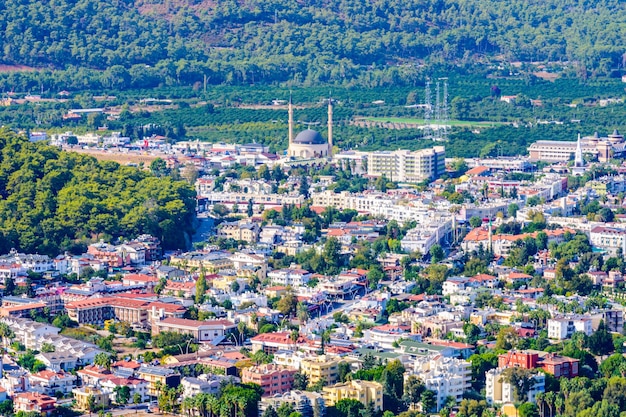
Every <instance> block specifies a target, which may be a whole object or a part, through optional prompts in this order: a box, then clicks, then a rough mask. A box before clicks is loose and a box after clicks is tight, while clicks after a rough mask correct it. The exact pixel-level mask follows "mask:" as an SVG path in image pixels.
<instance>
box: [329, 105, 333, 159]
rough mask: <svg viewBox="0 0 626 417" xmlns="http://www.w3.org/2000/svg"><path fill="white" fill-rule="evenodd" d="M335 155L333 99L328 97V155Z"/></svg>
mask: <svg viewBox="0 0 626 417" xmlns="http://www.w3.org/2000/svg"><path fill="white" fill-rule="evenodd" d="M332 155H333V99H332V98H331V97H330V96H329V97H328V156H332Z"/></svg>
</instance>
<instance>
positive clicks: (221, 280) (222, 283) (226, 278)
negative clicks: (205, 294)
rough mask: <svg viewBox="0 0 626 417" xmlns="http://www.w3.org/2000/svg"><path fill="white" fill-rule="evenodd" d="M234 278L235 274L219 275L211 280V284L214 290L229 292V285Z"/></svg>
mask: <svg viewBox="0 0 626 417" xmlns="http://www.w3.org/2000/svg"><path fill="white" fill-rule="evenodd" d="M236 279H237V277H236V276H235V275H221V276H219V277H217V278H215V279H213V280H212V281H211V286H212V287H213V288H214V289H216V290H222V291H225V292H230V287H231V285H233V282H235V280H236Z"/></svg>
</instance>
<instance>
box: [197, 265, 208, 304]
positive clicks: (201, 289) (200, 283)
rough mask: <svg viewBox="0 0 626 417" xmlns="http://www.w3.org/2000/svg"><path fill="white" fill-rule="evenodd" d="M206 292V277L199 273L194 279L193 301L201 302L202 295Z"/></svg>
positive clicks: (202, 300) (202, 299)
mask: <svg viewBox="0 0 626 417" xmlns="http://www.w3.org/2000/svg"><path fill="white" fill-rule="evenodd" d="M205 294H206V277H205V276H204V273H200V275H199V276H198V279H197V280H196V294H195V301H196V304H202V303H203V302H204V295H205Z"/></svg>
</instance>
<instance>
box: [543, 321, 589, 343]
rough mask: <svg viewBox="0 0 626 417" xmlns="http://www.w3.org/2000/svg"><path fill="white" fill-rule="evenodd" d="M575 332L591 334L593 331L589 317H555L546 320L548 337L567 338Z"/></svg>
mask: <svg viewBox="0 0 626 417" xmlns="http://www.w3.org/2000/svg"><path fill="white" fill-rule="evenodd" d="M575 332H582V333H584V334H586V335H587V336H591V334H592V333H593V328H592V321H591V317H555V318H553V319H549V320H548V337H549V338H550V339H557V340H563V339H569V338H570V337H571V336H572V334H574V333H575Z"/></svg>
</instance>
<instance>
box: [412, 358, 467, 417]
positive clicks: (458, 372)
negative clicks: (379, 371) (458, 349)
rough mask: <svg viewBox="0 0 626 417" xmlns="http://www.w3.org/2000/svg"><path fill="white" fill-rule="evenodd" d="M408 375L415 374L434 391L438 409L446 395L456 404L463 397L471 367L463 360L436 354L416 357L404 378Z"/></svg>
mask: <svg viewBox="0 0 626 417" xmlns="http://www.w3.org/2000/svg"><path fill="white" fill-rule="evenodd" d="M409 375H415V376H417V377H418V378H419V379H420V380H421V381H423V382H424V386H425V387H426V389H429V390H431V391H434V392H435V393H436V398H437V410H439V409H441V407H443V405H444V404H445V402H446V400H447V398H448V397H452V398H454V399H455V401H456V402H457V404H458V403H459V402H460V401H461V400H462V399H463V394H464V393H465V392H466V391H467V390H469V389H470V387H471V380H472V369H471V364H470V363H469V362H467V361H465V360H461V359H456V358H449V357H445V356H442V355H438V354H436V355H428V356H423V357H417V358H416V359H415V361H414V363H413V369H412V372H410V373H406V374H405V379H406V378H408V376H409Z"/></svg>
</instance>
